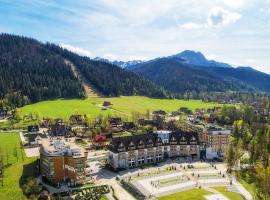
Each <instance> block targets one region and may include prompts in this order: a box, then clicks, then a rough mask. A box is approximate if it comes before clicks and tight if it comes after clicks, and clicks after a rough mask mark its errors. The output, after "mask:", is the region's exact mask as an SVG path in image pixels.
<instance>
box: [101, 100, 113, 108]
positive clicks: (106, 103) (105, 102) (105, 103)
mask: <svg viewBox="0 0 270 200" xmlns="http://www.w3.org/2000/svg"><path fill="white" fill-rule="evenodd" d="M102 105H103V106H105V107H106V106H111V105H113V104H112V103H111V102H110V101H104V102H103V104H102Z"/></svg>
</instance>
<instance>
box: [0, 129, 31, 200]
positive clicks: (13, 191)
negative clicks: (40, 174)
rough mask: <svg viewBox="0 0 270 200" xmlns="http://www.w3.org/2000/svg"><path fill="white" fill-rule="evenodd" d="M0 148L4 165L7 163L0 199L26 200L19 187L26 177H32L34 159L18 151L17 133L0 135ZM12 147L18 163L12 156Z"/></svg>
mask: <svg viewBox="0 0 270 200" xmlns="http://www.w3.org/2000/svg"><path fill="white" fill-rule="evenodd" d="M0 147H1V154H2V155H3V159H4V163H5V164H7V162H8V164H9V165H7V167H6V168H5V169H4V186H0V199H1V200H2V199H5V200H24V199H27V198H26V197H25V196H24V194H23V192H22V189H21V186H22V184H23V182H24V180H25V179H26V177H29V176H33V175H34V173H35V166H36V162H35V161H36V158H26V156H25V153H24V151H21V149H20V136H19V134H18V133H0ZM14 147H15V148H16V150H17V152H18V162H17V158H16V156H15V155H14ZM6 155H8V156H6ZM22 156H23V157H22ZM23 158H24V159H23ZM7 159H8V161H7Z"/></svg>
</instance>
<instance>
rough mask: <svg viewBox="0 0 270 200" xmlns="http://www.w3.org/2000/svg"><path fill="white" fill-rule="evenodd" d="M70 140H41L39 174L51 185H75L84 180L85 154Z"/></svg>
mask: <svg viewBox="0 0 270 200" xmlns="http://www.w3.org/2000/svg"><path fill="white" fill-rule="evenodd" d="M67 140H69V141H67ZM70 140H71V139H70V138H69V139H46V140H45V139H43V140H42V142H41V144H40V173H41V176H42V177H45V178H46V179H47V180H48V181H50V182H51V183H53V184H58V185H59V184H61V183H62V182H67V183H68V184H69V185H76V184H77V183H82V182H84V180H85V177H86V176H85V175H86V174H85V168H86V161H87V152H84V151H83V149H81V148H80V147H78V146H76V145H75V144H74V142H70Z"/></svg>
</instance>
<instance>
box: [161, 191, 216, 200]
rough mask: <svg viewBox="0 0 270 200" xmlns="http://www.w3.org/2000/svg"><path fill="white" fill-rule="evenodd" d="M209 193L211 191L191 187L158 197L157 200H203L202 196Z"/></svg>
mask: <svg viewBox="0 0 270 200" xmlns="http://www.w3.org/2000/svg"><path fill="white" fill-rule="evenodd" d="M209 194H212V193H211V192H208V191H206V190H203V189H192V190H187V191H184V192H178V193H175V194H171V195H168V196H163V197H159V198H158V200H178V199H181V200H205V198H204V196H205V195H209Z"/></svg>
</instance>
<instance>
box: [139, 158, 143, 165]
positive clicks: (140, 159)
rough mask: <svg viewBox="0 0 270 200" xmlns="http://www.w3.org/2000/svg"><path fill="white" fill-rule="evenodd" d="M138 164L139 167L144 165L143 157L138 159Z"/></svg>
mask: <svg viewBox="0 0 270 200" xmlns="http://www.w3.org/2000/svg"><path fill="white" fill-rule="evenodd" d="M138 164H139V165H142V164H144V156H142V157H140V158H139V159H138Z"/></svg>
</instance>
